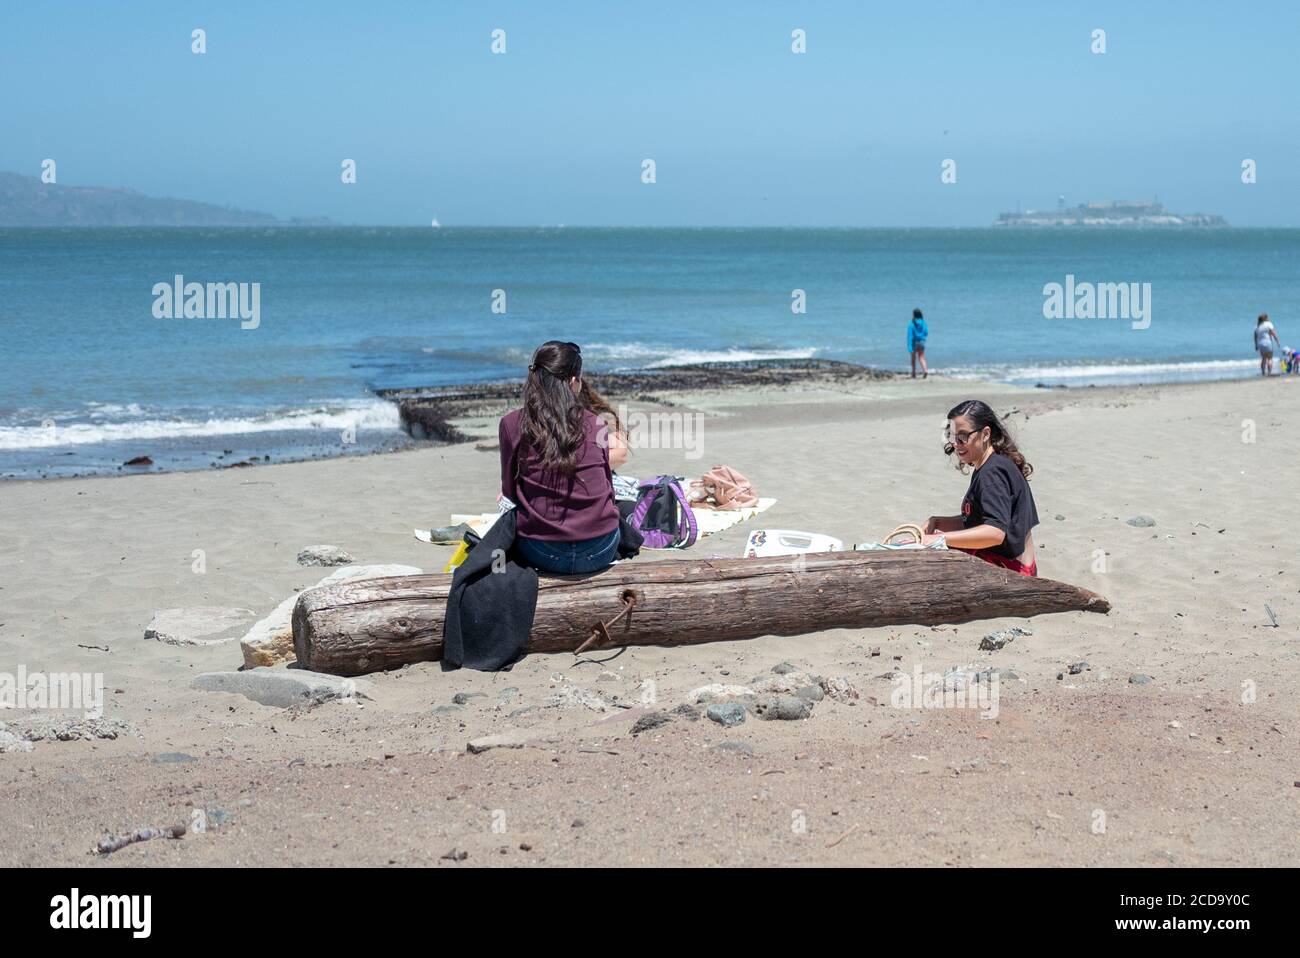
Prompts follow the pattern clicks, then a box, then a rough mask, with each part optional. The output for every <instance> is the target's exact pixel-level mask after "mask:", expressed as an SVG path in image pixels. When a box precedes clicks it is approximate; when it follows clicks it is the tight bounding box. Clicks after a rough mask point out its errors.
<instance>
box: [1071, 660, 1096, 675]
mask: <svg viewBox="0 0 1300 958" xmlns="http://www.w3.org/2000/svg"><path fill="white" fill-rule="evenodd" d="M1091 668H1092V666H1091V665H1089V664H1088V663H1087V662H1071V663H1070V664H1069V666H1068V667H1067V671H1069V673H1070V674H1071V675H1078V674H1079V673H1080V672H1082V671H1083V670H1084V669H1091Z"/></svg>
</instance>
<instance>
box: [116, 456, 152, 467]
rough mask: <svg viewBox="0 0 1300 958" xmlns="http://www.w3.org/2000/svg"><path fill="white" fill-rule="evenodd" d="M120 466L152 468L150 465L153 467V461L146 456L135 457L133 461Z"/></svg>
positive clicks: (130, 460) (129, 460)
mask: <svg viewBox="0 0 1300 958" xmlns="http://www.w3.org/2000/svg"><path fill="white" fill-rule="evenodd" d="M122 465H124V466H152V465H153V460H152V459H150V458H149V457H148V456H136V457H135V458H133V459H128V460H127V461H126V462H124V463H122Z"/></svg>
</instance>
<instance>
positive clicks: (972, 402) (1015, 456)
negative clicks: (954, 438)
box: [943, 399, 1034, 479]
mask: <svg viewBox="0 0 1300 958" xmlns="http://www.w3.org/2000/svg"><path fill="white" fill-rule="evenodd" d="M958 416H965V417H966V418H967V419H969V420H970V421H971V422H972V423H974V424H975V429H976V431H979V430H981V429H983V428H984V427H985V426H988V427H989V437H990V440H991V441H992V443H993V451H994V452H1000V453H1002V455H1004V456H1006V457H1007V458H1008V459H1010V460H1011V461H1012V462H1014V463H1015V464H1016V468H1017V469H1019V470H1020V474H1021V475H1022V476H1024V477H1025V478H1026V479H1028V478H1029V477H1030V476H1031V475H1033V472H1034V467H1033V466H1031V465H1030V464H1029V463H1028V461H1026V459H1025V457H1024V454H1023V453H1021V451H1020V450H1019V449H1018V448H1017V447H1016V441H1015V440H1014V439H1012V438H1011V433H1009V432H1007V428H1006V426H1004V425H1002V421H1001V420H1000V419H998V416H997V413H995V412H994V411H993V410H992V409H990V408H989V405H988V403H985V402H980V400H978V399H967V400H966V401H965V402H959V403H958V404H957V405H955V406H953V407H952V408H951V409H949V410H948V420H949V421H950V422H951V421H952V420H953V419H956V418H957V417H958ZM956 449H957V447H956V446H954V445H953V444H952V442H945V443H944V444H943V452H944V455H947V456H951V455H952V454H953V453H954V452H955V451H956ZM957 469H958V470H959V471H961V472H965V471H966V464H965V463H964V462H962V461H961V460H960V459H958V460H957Z"/></svg>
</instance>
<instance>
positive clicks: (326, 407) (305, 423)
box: [0, 399, 400, 450]
mask: <svg viewBox="0 0 1300 958" xmlns="http://www.w3.org/2000/svg"><path fill="white" fill-rule="evenodd" d="M349 427H351V428H354V429H356V430H358V431H360V430H363V429H398V428H400V421H399V418H398V412H397V406H396V405H395V404H393V403H390V402H386V401H384V400H379V399H373V400H360V401H356V402H347V403H333V404H322V405H320V406H314V407H311V408H304V409H290V410H280V411H275V412H271V413H267V414H266V415H263V416H253V417H248V418H214V419H207V420H202V421H200V420H197V419H159V418H146V419H133V420H127V421H124V422H63V421H59V420H54V428H52V429H51V428H47V427H46V426H43V425H40V426H0V450H17V449H45V448H52V447H56V446H77V445H86V444H89V443H97V442H115V441H119V440H128V439H129V440H136V439H180V438H187V437H204V436H210V437H217V436H237V435H242V434H248V433H266V432H288V431H299V430H331V431H332V430H341V429H347V428H349Z"/></svg>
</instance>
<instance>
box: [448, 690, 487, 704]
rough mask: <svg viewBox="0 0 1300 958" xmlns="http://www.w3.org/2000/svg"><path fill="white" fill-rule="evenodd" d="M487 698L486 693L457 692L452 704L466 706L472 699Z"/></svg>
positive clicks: (452, 698)
mask: <svg viewBox="0 0 1300 958" xmlns="http://www.w3.org/2000/svg"><path fill="white" fill-rule="evenodd" d="M485 698H487V693H486V692H457V693H456V694H455V695H453V696H452V697H451V701H452V704H454V705H465V704H467V703H468V702H469V700H470V699H485Z"/></svg>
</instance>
